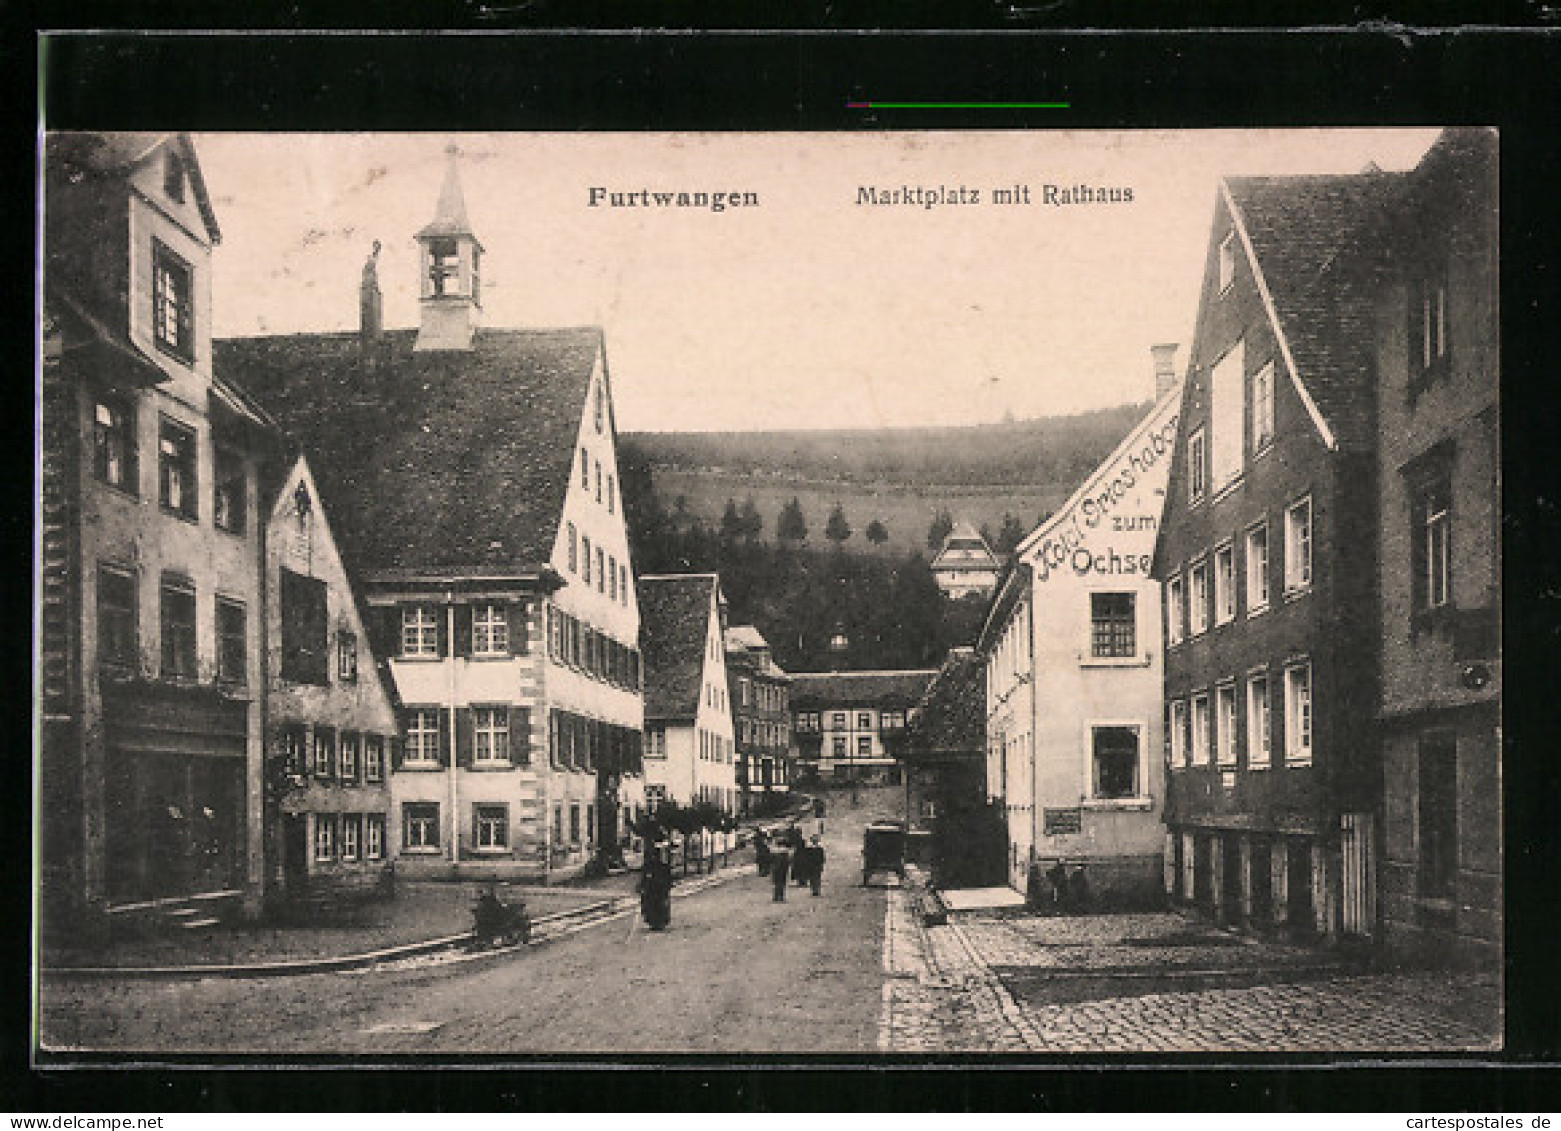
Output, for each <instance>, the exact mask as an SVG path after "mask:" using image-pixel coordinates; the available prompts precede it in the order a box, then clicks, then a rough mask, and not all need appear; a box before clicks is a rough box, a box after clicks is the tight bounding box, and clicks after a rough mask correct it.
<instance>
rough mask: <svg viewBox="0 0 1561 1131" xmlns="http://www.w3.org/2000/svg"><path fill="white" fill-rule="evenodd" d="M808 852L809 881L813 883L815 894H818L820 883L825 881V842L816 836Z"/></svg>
mask: <svg viewBox="0 0 1561 1131" xmlns="http://www.w3.org/2000/svg"><path fill="white" fill-rule="evenodd" d="M807 853H808V883H810V884H812V885H813V894H814V895H817V894H818V889H819V885H821V884H822V883H823V882H824V842H823V841H821V840H820V839H819V838H818V837H817V836H815V837H814V838H813V841H812V843H811V844H809V845H808V847H807Z"/></svg>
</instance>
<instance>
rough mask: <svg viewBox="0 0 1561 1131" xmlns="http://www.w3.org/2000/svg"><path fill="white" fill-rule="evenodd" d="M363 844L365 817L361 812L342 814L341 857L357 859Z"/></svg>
mask: <svg viewBox="0 0 1561 1131" xmlns="http://www.w3.org/2000/svg"><path fill="white" fill-rule="evenodd" d="M362 845H363V817H362V815H361V814H359V813H343V814H342V815H341V858H342V859H343V860H356V859H357V858H358V853H359V850H360V849H361V848H362Z"/></svg>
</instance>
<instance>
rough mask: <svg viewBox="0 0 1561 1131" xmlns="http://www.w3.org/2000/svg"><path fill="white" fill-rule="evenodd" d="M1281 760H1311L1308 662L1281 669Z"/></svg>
mask: <svg viewBox="0 0 1561 1131" xmlns="http://www.w3.org/2000/svg"><path fill="white" fill-rule="evenodd" d="M1285 760H1286V761H1287V762H1300V763H1306V762H1310V761H1311V760H1312V665H1311V664H1297V665H1295V666H1294V667H1290V668H1286V669H1285Z"/></svg>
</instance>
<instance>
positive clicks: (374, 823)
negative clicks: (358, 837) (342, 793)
mask: <svg viewBox="0 0 1561 1131" xmlns="http://www.w3.org/2000/svg"><path fill="white" fill-rule="evenodd" d="M384 858H385V814H383V813H365V814H364V816H363V859H365V860H383V859H384Z"/></svg>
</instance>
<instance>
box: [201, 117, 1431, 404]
mask: <svg viewBox="0 0 1561 1131" xmlns="http://www.w3.org/2000/svg"><path fill="white" fill-rule="evenodd" d="M1435 136H1436V132H1435V131H1434V130H1402V129H1399V130H1377V129H1362V130H1291V131H1182V132H1174V133H1171V132H1155V131H1131V132H1117V133H1099V132H1089V133H1084V132H1070V131H982V132H956V131H948V132H944V131H939V132H901V133H831V134H801V133H797V134H787V133H769V134H752V133H727V134H699V133H693V134H689V133H685V134H655V133H645V134H613V133H574V134H564V133H552V134H518V133H513V134H301V135H300V134H295V135H283V134H268V135H258V134H203V135H197V136H196V139H195V141H196V147H197V149H198V151H199V154H200V159H201V166H202V169H203V171H204V174H205V177H206V181H207V187H208V190H209V191H210V194H211V197H212V203H213V206H214V207H215V209H216V212H217V218H218V222H219V224H220V225H221V228H222V235H223V239H222V243H221V244H220V245H219V246H218V247H217V249H216V251H215V256H214V258H215V266H214V274H213V280H212V285H213V302H214V308H215V314H214V322H215V325H214V331H215V333H216V335H217V336H218V337H232V336H244V335H253V334H275V333H295V332H307V331H326V330H351V329H355V328H356V326H357V322H358V284H359V279H360V277H361V267H362V264H363V261H364V259H365V258H366V257H367V255H368V254H369V251H370V249H371V247H372V245H373V241H374V240H376V239H378V240H380V241H382V243H383V250H382V252H381V255H380V263H379V279H380V286H381V289H382V291H383V294H384V303H385V307H384V309H385V324H386V325H387V326H388V327H414V326H416V325H417V321H418V314H419V312H418V300H417V258H416V253H417V245H416V242H415V239H414V236H415V233H416V232H417V230H418V229H419V228H421V227H422V226H423V225H424V224H425V223H427V222H428V221H429V220H431V219H432V218H433V215H434V208H435V203H436V201H437V199H438V196H439V190H440V186H441V184H442V182H443V179H444V175H445V168H446V165H447V163H448V161H449V160H450V158H449V156H448V152H447V151H448V149H449V147H450V146H452V145H453V146H455V148H456V149H457V151H458V155H457V157H456V160H457V162H458V168H459V172H460V177H461V182H462V185H463V187H464V190H465V196H466V205H467V213H468V216H469V217H470V220H471V223H472V227H473V229H474V230H475V232H476V235H477V237H478V239H479V240H480V241H481V242H482V244H483V247H484V248H485V255H484V257H483V265H482V267H483V311H482V315H481V318H482V324H484V325H488V326H493V327H502V328H508V327H546V326H579V325H599V326H601V327H602V328H603V329H604V331H605V336H606V343H607V357H608V365H609V369H610V371H611V373H612V380H613V387H614V398H615V402H616V407H617V418H618V426H619V428H620V430H622V431H628V432H638V431H705V430H733V431H750V430H762V429H771V428H856V427H861V428H867V427H906V426H917V425H939V424H978V423H984V422H989V421H993V420H998V419H1001V418H1003V417H1004V416H1005V415H1009V414H1011V415H1012V416H1014V417H1017V418H1021V419H1022V418H1026V417H1036V416H1047V415H1055V414H1068V413H1075V412H1083V411H1088V410H1091V409H1096V408H1104V407H1108V406H1111V405H1117V404H1123V403H1128V402H1133V401H1141V400H1145V399H1147V398H1148V397H1149V395H1150V392H1151V390H1152V387H1153V377H1152V368H1151V362H1150V352H1149V349H1150V346H1151V345H1154V344H1155V343H1159V342H1176V343H1179V344H1180V345H1181V347H1182V348H1181V350H1180V351H1179V352H1178V355H1177V364H1178V368H1180V367H1181V366H1182V365H1184V364H1185V360H1186V351H1187V346H1188V344H1189V343H1190V341H1191V336H1192V328H1193V320H1194V317H1195V315H1196V309H1197V296H1198V289H1199V285H1200V283H1201V280H1202V274H1203V266H1204V260H1205V257H1206V253H1207V246H1208V239H1209V223H1210V220H1211V217H1212V215H1213V209H1214V201H1215V195H1216V192H1217V187H1218V182H1219V178H1220V177H1221V176H1223V175H1240V174H1283V173H1332V172H1358V171H1360V170H1361V169H1363V168H1365V167H1366V165H1367V163H1368V162H1375V163H1376V165H1377V166H1378V167H1379V168H1382V169H1385V170H1398V169H1407V168H1412V167H1413V166H1414V164H1415V163H1416V162H1417V161H1418V160H1419V158H1420V157H1421V156H1422V155H1423V154H1424V152H1425V151H1426V149H1428V148H1429V147H1430V145H1431V143H1432V142H1433V141H1434V140H1435ZM1047 185H1052V186H1055V187H1056V188H1057V189H1058V190H1071V189H1072V188H1073V187H1074V186H1076V185H1088V186H1091V187H1092V188H1101V187H1105V188H1113V189H1131V190H1132V200H1131V202H1116V203H1107V204H1089V203H1077V204H1066V205H1064V204H1054V203H1048V200H1047V194H1046V189H1045V186H1047ZM1017 186H1027V187H1028V189H1029V199H1030V203H1029V204H1028V205H1025V204H998V203H993V202H992V194H993V190H994V189H998V188H1009V189H1012V188H1015V187H1017ZM906 187H908V188H910V189H911V190H913V191H914V190H915V189H917V188H933V189H936V188H944V189H952V190H955V191H956V192H957V191H958V190H959V189H960V188H961V187H963V188H964V189H965V190H966V196H967V199H968V197H969V193H970V190H975V191H976V192H978V193H979V202H978V203H975V204H963V205H957V204H945V205H938V206H935V207H932V208H927V207H924V206H922V205H919V204H877V205H874V204H867V203H861V201H862V199H863V193H862V190H863V189H865V188H872V189H876V190H877V191H878V193H879V194H880V196H882V195H884V194H885V190H889V191H894V190H903V189H904V188H906ZM593 188H601V189H605V190H608V192H612V193H634V194H638V193H640V192H641V190H645V189H649V190H651V191H652V192H655V191H673V192H679V191H681V192H689V193H693V192H696V191H703V192H708V193H714V192H729V193H731V192H746V193H756V194H757V195H758V201H759V203H758V206H757V207H748V208H728V209H727V210H725V211H722V212H715V211H712V210H710V209H708V208H703V209H701V208H681V209H680V208H646V207H643V206H641V207H633V208H630V207H619V208H613V207H608V206H607V205H606V202H605V201H604V202H603V203H600V204H598V205H597V206H595V207H593V206H591V204H590V201H591V199H592V193H591V190H592V189H593ZM1062 198H1063V194H1062V193H1061V192H1058V193H1057V196H1056V199H1062Z"/></svg>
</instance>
